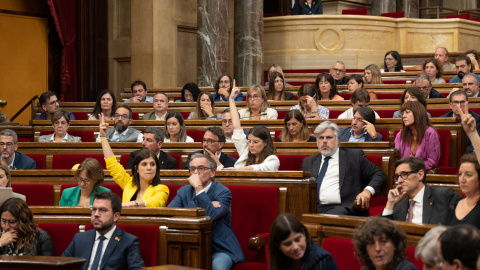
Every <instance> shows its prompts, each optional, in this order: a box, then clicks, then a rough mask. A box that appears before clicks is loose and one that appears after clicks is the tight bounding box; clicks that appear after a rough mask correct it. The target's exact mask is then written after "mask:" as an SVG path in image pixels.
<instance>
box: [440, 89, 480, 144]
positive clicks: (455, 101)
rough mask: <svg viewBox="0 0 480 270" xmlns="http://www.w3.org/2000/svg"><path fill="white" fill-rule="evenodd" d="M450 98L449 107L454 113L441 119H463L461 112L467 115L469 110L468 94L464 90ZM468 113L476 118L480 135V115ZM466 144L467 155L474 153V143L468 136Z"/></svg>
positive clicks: (451, 95)
mask: <svg viewBox="0 0 480 270" xmlns="http://www.w3.org/2000/svg"><path fill="white" fill-rule="evenodd" d="M448 98H449V99H450V104H449V106H450V109H452V111H451V112H449V113H446V114H444V115H442V116H441V117H455V118H457V119H461V115H460V110H462V112H463V113H467V111H466V109H467V108H468V96H467V94H466V93H465V92H464V91H462V90H457V91H455V92H453V93H451V94H450V96H449V97H448ZM468 113H469V114H470V115H471V116H472V117H473V118H475V122H476V123H477V126H476V130H477V132H479V134H480V115H479V114H477V113H475V112H473V111H470V110H469V111H468ZM466 144H467V153H471V152H473V146H472V142H471V141H470V138H469V137H468V136H467V142H466Z"/></svg>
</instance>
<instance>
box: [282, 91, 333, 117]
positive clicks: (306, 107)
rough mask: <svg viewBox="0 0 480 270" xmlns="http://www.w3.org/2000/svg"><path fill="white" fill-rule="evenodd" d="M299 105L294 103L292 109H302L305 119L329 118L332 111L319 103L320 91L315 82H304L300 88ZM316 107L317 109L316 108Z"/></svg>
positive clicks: (298, 94)
mask: <svg viewBox="0 0 480 270" xmlns="http://www.w3.org/2000/svg"><path fill="white" fill-rule="evenodd" d="M297 96H298V105H294V106H292V107H291V108H290V110H297V111H300V112H301V113H302V114H303V116H304V117H305V119H328V115H329V114H330V111H329V110H328V109H327V108H325V107H323V106H322V105H318V99H319V96H318V92H317V89H316V88H315V86H314V85H313V84H309V83H307V84H304V85H302V86H300V89H298V93H297ZM315 109H316V110H315Z"/></svg>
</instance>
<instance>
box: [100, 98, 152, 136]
mask: <svg viewBox="0 0 480 270" xmlns="http://www.w3.org/2000/svg"><path fill="white" fill-rule="evenodd" d="M132 117H133V112H132V109H130V107H129V106H128V105H127V104H120V105H118V107H117V110H116V111H115V120H114V127H111V128H109V129H108V130H107V139H108V141H109V142H142V141H143V134H142V132H140V130H136V129H134V128H131V127H129V126H130V124H131V123H132ZM97 142H100V136H98V137H97Z"/></svg>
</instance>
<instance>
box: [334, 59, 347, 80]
mask: <svg viewBox="0 0 480 270" xmlns="http://www.w3.org/2000/svg"><path fill="white" fill-rule="evenodd" d="M345 72H346V70H345V64H344V63H343V62H342V61H337V62H335V63H333V66H332V68H331V69H330V75H332V77H333V79H334V80H335V84H336V85H346V84H347V83H348V80H347V77H346V76H345Z"/></svg>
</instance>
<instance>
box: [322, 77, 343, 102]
mask: <svg viewBox="0 0 480 270" xmlns="http://www.w3.org/2000/svg"><path fill="white" fill-rule="evenodd" d="M345 80H346V79H345ZM315 89H316V92H317V93H318V94H319V95H320V98H319V100H343V97H341V96H340V95H339V94H338V91H337V85H336V84H335V81H334V80H333V77H332V76H331V75H330V74H328V73H320V74H318V76H317V79H316V80H315Z"/></svg>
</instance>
